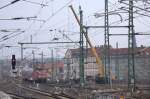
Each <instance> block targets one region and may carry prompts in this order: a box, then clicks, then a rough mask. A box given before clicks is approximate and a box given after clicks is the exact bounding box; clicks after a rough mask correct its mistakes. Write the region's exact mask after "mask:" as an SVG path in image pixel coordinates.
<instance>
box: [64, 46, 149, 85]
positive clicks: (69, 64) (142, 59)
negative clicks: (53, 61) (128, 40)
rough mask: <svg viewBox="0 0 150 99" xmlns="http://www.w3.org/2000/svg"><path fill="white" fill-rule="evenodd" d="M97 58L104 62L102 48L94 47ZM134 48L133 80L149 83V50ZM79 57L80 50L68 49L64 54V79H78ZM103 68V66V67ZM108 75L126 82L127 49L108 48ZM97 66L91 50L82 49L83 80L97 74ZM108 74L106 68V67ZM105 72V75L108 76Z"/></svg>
mask: <svg viewBox="0 0 150 99" xmlns="http://www.w3.org/2000/svg"><path fill="white" fill-rule="evenodd" d="M95 49H96V51H97V53H98V55H99V57H100V58H101V59H102V60H101V61H102V62H104V54H103V53H104V48H103V47H95ZM143 49H145V48H144V47H138V48H135V51H134V52H135V78H136V81H137V82H139V83H148V82H150V48H146V49H145V50H143ZM79 56H80V49H68V50H67V52H66V54H65V59H66V60H67V61H66V62H65V64H64V77H65V79H79V73H80V70H79ZM103 66H104V65H103ZM110 67H111V68H110V74H111V77H112V79H114V80H120V81H127V80H128V48H110ZM98 69H99V66H98V65H97V63H96V58H95V57H94V56H93V54H92V53H91V49H90V48H88V49H84V78H85V79H86V78H88V77H92V78H93V79H94V78H95V76H96V75H97V74H98ZM106 71H107V72H108V68H107V67H106ZM107 72H106V74H108V73H107Z"/></svg>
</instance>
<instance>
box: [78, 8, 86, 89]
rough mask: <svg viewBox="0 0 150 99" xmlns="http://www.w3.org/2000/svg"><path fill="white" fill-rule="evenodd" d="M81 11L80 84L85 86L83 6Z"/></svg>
mask: <svg viewBox="0 0 150 99" xmlns="http://www.w3.org/2000/svg"><path fill="white" fill-rule="evenodd" d="M79 13H80V85H81V86H82V87H83V86H84V83H85V81H84V53H83V51H84V48H83V44H84V42H83V32H84V31H83V27H82V26H83V11H82V10H81V6H80V7H79Z"/></svg>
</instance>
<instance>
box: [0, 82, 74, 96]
mask: <svg viewBox="0 0 150 99" xmlns="http://www.w3.org/2000/svg"><path fill="white" fill-rule="evenodd" d="M17 82H18V81H17V80H14V81H8V82H7V83H6V82H5V84H4V83H1V84H0V90H2V91H3V92H5V93H7V94H9V95H10V96H11V97H12V98H13V99H73V98H72V97H69V96H68V95H65V94H64V93H59V94H56V93H53V92H46V91H43V90H39V89H36V88H34V87H32V88H31V87H27V86H24V85H20V84H17ZM18 90H21V94H18Z"/></svg>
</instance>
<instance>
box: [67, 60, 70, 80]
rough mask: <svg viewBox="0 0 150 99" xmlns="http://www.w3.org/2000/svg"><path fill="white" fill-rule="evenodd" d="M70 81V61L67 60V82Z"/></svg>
mask: <svg viewBox="0 0 150 99" xmlns="http://www.w3.org/2000/svg"><path fill="white" fill-rule="evenodd" d="M69 79H70V60H69V58H67V81H69Z"/></svg>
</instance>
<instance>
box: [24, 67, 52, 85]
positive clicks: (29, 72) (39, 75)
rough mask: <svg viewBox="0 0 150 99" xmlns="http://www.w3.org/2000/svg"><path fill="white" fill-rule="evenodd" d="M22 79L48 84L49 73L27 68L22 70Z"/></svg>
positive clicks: (40, 69) (43, 70)
mask: <svg viewBox="0 0 150 99" xmlns="http://www.w3.org/2000/svg"><path fill="white" fill-rule="evenodd" d="M22 77H23V79H24V80H26V81H31V82H34V81H35V82H46V80H47V78H48V77H49V72H48V70H46V69H44V68H34V69H33V68H32V67H29V66H25V67H24V68H23V69H22Z"/></svg>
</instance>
